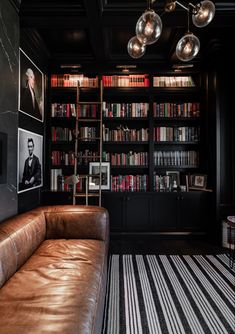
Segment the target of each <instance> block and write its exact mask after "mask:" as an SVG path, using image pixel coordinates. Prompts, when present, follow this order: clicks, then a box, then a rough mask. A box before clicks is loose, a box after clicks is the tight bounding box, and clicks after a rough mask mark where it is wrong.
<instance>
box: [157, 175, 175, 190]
mask: <svg viewBox="0 0 235 334" xmlns="http://www.w3.org/2000/svg"><path fill="white" fill-rule="evenodd" d="M154 191H157V192H160V191H172V180H171V177H170V176H169V175H154Z"/></svg>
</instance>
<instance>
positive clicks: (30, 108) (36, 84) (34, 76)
mask: <svg viewBox="0 0 235 334" xmlns="http://www.w3.org/2000/svg"><path fill="white" fill-rule="evenodd" d="M19 111H21V112H22V113H24V114H27V115H28V116H30V117H33V118H35V119H37V120H38V121H41V122H43V119H44V75H43V73H42V72H41V71H40V69H39V68H38V67H37V66H36V65H35V64H34V63H33V62H32V60H31V59H30V58H29V57H28V56H27V55H26V53H25V52H24V51H23V50H22V49H20V54H19Z"/></svg>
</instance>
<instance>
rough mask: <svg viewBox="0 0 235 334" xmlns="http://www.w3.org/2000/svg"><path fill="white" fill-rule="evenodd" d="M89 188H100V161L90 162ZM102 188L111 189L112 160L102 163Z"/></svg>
mask: <svg viewBox="0 0 235 334" xmlns="http://www.w3.org/2000/svg"><path fill="white" fill-rule="evenodd" d="M89 175H91V176H90V177H89V186H88V188H89V190H99V184H100V163H99V162H90V163H89ZM101 190H110V162H102V163H101Z"/></svg>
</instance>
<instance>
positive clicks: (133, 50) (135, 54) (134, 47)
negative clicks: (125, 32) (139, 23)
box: [127, 36, 146, 59]
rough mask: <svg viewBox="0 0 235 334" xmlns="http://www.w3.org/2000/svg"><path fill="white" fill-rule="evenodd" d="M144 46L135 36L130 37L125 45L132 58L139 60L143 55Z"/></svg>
mask: <svg viewBox="0 0 235 334" xmlns="http://www.w3.org/2000/svg"><path fill="white" fill-rule="evenodd" d="M145 50H146V46H145V45H144V44H142V43H141V42H140V41H139V40H138V38H137V37H136V36H134V37H132V38H131V39H130V40H129V42H128V44H127V51H128V53H129V55H130V56H131V57H132V58H135V59H137V58H140V57H142V56H143V55H144V54H145Z"/></svg>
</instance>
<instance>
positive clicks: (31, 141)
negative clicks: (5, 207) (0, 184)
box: [17, 128, 43, 193]
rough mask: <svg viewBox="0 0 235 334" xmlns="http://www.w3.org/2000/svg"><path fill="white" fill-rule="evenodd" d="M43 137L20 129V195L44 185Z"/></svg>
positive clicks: (18, 175)
mask: <svg viewBox="0 0 235 334" xmlns="http://www.w3.org/2000/svg"><path fill="white" fill-rule="evenodd" d="M42 159H43V136H41V135H39V134H37V133H33V132H30V131H27V130H24V129H20V128H19V129H18V169H17V184H18V193H21V192H24V191H28V190H32V189H35V188H39V187H42V185H43V161H42Z"/></svg>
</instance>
